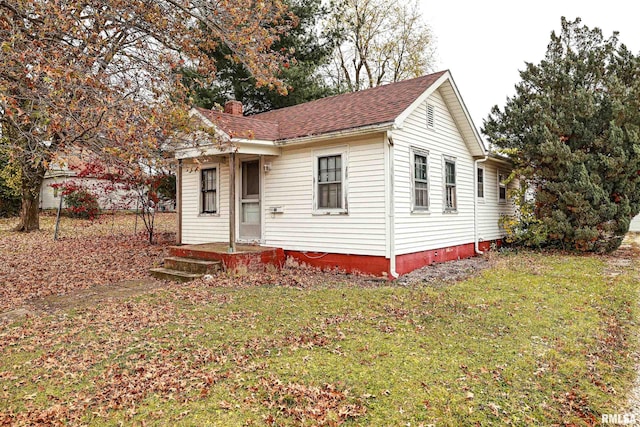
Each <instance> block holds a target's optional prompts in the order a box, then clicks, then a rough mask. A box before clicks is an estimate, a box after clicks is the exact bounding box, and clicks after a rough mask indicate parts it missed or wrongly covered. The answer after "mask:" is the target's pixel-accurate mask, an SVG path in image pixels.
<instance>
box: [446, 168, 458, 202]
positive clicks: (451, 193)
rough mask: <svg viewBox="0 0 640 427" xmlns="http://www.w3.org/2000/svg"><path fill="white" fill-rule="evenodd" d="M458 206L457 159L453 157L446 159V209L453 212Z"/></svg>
mask: <svg viewBox="0 0 640 427" xmlns="http://www.w3.org/2000/svg"><path fill="white" fill-rule="evenodd" d="M457 208H458V201H457V195H456V161H455V159H453V158H449V157H447V158H445V160H444V210H445V211H446V212H453V211H455V210H456V209H457Z"/></svg>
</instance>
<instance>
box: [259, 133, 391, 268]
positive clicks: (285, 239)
mask: <svg viewBox="0 0 640 427" xmlns="http://www.w3.org/2000/svg"><path fill="white" fill-rule="evenodd" d="M331 147H334V148H336V150H337V151H338V152H339V151H341V150H342V149H344V148H345V147H346V150H347V158H348V163H347V168H348V170H347V176H348V178H347V202H348V214H346V215H344V214H343V215H340V214H336V215H314V213H313V185H314V177H313V169H314V168H313V164H314V161H315V157H314V151H318V150H325V149H327V148H331ZM383 149H384V138H383V136H382V134H380V135H379V136H375V137H369V139H360V140H350V141H345V142H335V143H331V144H323V145H313V146H306V147H303V148H296V147H291V148H284V149H283V150H282V155H281V156H280V157H275V158H271V160H270V161H271V163H272V168H271V171H270V172H268V173H266V174H265V180H264V183H265V185H264V199H263V201H264V203H263V209H264V211H265V222H264V229H263V235H264V238H265V242H264V243H265V244H266V245H268V246H277V247H281V248H284V249H288V250H297V251H313V252H331V253H342V254H360V255H378V256H384V255H385V249H386V246H385V242H386V240H385V214H384V213H385V187H384V151H383ZM271 206H282V207H283V209H284V213H279V214H271V213H269V207H271Z"/></svg>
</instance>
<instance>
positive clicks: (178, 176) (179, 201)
mask: <svg viewBox="0 0 640 427" xmlns="http://www.w3.org/2000/svg"><path fill="white" fill-rule="evenodd" d="M176 215H177V223H178V224H177V226H178V231H177V233H176V243H177V244H178V245H181V244H182V159H178V170H177V171H176Z"/></svg>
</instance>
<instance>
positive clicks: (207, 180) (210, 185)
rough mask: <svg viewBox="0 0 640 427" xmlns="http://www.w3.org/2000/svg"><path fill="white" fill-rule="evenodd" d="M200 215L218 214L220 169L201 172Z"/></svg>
mask: <svg viewBox="0 0 640 427" xmlns="http://www.w3.org/2000/svg"><path fill="white" fill-rule="evenodd" d="M200 198H201V200H202V203H201V206H200V213H203V214H215V213H218V169H217V168H208V169H202V170H201V171H200Z"/></svg>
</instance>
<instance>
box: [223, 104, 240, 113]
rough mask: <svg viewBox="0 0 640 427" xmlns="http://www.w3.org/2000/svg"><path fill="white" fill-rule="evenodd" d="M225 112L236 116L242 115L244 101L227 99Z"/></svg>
mask: <svg viewBox="0 0 640 427" xmlns="http://www.w3.org/2000/svg"><path fill="white" fill-rule="evenodd" d="M224 112H225V113H227V114H233V115H234V116H241V115H242V102H240V101H227V102H226V103H225V104H224Z"/></svg>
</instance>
